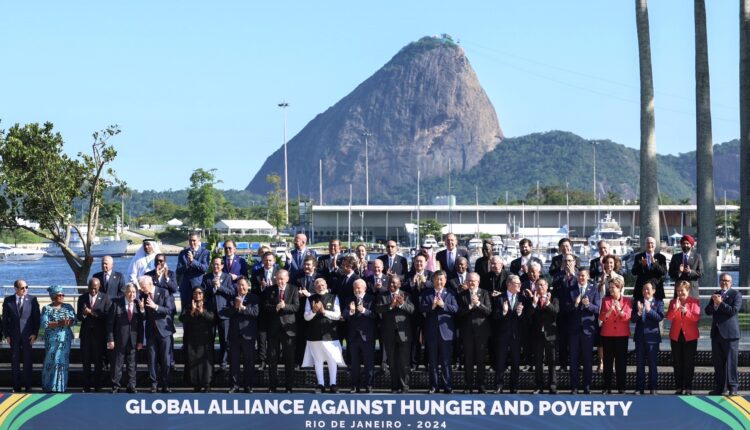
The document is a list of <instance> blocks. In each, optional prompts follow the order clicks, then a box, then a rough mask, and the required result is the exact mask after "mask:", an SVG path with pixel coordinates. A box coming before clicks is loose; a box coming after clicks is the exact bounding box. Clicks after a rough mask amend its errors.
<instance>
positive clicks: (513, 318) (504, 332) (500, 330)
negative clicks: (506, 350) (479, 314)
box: [492, 292, 531, 341]
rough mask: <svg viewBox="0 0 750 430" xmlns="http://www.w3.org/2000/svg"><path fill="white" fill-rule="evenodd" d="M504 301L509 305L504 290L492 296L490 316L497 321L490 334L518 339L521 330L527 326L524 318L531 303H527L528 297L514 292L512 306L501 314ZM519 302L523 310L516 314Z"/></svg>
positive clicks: (519, 338)
mask: <svg viewBox="0 0 750 430" xmlns="http://www.w3.org/2000/svg"><path fill="white" fill-rule="evenodd" d="M504 303H508V306H510V303H509V301H508V295H507V293H506V292H503V293H502V294H500V295H499V296H496V297H493V298H492V318H493V319H494V320H496V321H497V322H498V324H497V329H496V330H493V332H492V334H493V336H495V337H498V338H502V339H510V340H514V341H520V340H521V337H522V333H523V330H524V329H525V327H526V326H527V321H526V320H527V318H528V314H529V308H530V306H531V305H529V302H528V299H527V298H526V297H525V296H524V295H523V294H522V293H520V292H519V293H518V294H516V303H515V305H514V307H513V308H509V309H508V313H507V314H503V304H504ZM521 304H522V305H523V311H522V312H521V315H518V312H517V309H518V306H519V305H521Z"/></svg>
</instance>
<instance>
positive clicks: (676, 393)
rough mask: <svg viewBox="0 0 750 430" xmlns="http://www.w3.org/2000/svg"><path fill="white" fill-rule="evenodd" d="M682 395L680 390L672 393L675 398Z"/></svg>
mask: <svg viewBox="0 0 750 430" xmlns="http://www.w3.org/2000/svg"><path fill="white" fill-rule="evenodd" d="M682 394H683V391H682V390H676V391H675V392H674V395H675V396H681V395H682Z"/></svg>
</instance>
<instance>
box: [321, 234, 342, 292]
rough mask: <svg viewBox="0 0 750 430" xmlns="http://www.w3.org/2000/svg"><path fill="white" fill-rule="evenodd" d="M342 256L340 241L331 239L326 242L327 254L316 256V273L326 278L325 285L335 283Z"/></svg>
mask: <svg viewBox="0 0 750 430" xmlns="http://www.w3.org/2000/svg"><path fill="white" fill-rule="evenodd" d="M343 258H344V255H343V254H341V241H340V240H338V239H333V240H331V241H330V242H328V255H323V256H321V257H319V258H318V275H319V276H320V277H321V278H323V279H325V280H326V284H327V285H336V281H337V280H338V277H339V268H340V267H341V260H342V259H343Z"/></svg>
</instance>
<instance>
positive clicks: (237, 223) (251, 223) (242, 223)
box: [214, 219, 273, 230]
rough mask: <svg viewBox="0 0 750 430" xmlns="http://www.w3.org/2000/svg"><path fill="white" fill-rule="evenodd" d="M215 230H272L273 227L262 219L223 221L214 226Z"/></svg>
mask: <svg viewBox="0 0 750 430" xmlns="http://www.w3.org/2000/svg"><path fill="white" fill-rule="evenodd" d="M214 228H216V229H224V228H229V229H232V230H273V226H272V225H271V224H269V223H268V221H266V220H262V219H223V220H221V221H219V222H217V223H216V224H215V225H214Z"/></svg>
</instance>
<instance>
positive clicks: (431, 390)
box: [427, 388, 435, 394]
mask: <svg viewBox="0 0 750 430" xmlns="http://www.w3.org/2000/svg"><path fill="white" fill-rule="evenodd" d="M427 394H435V389H434V388H430V389H429V390H427Z"/></svg>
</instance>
